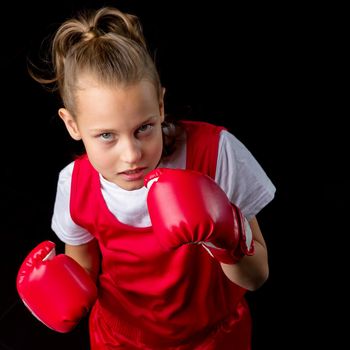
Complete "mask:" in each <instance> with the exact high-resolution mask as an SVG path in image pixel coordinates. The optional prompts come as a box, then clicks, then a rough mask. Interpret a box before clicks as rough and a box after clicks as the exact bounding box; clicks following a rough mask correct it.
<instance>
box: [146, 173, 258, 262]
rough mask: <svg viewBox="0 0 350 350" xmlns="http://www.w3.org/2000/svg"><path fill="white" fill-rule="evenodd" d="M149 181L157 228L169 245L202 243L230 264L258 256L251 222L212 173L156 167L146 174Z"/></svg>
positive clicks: (149, 200)
mask: <svg viewBox="0 0 350 350" xmlns="http://www.w3.org/2000/svg"><path fill="white" fill-rule="evenodd" d="M145 185H146V187H147V188H148V189H149V192H148V195H147V205H148V211H149V215H150V218H151V222H152V226H153V230H154V232H155V234H156V236H157V237H158V239H159V241H160V243H161V245H162V246H163V247H164V248H166V249H169V250H171V249H176V248H178V247H180V246H182V245H183V244H188V243H197V244H202V245H203V247H204V248H205V249H206V250H207V251H208V252H209V253H210V254H211V255H212V256H213V257H214V258H216V260H218V261H219V262H222V263H226V264H235V263H237V262H238V261H239V260H240V259H241V258H242V257H243V256H245V255H253V254H254V241H253V240H252V233H251V231H250V227H249V224H248V222H247V220H246V219H245V218H244V216H243V215H242V213H241V211H240V209H239V208H238V207H236V206H235V205H234V204H233V203H230V201H229V199H228V198H227V196H226V194H225V192H224V191H223V190H222V189H221V188H220V187H219V185H217V184H216V183H215V181H214V180H212V179H211V178H210V177H209V176H206V175H204V174H201V173H199V172H196V171H191V170H182V169H166V168H163V169H161V168H157V169H155V170H152V171H151V172H150V173H149V174H147V176H146V177H145Z"/></svg>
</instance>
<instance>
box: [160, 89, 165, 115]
mask: <svg viewBox="0 0 350 350" xmlns="http://www.w3.org/2000/svg"><path fill="white" fill-rule="evenodd" d="M164 95H165V87H162V91H161V97H160V100H159V112H160V116H161V122H163V121H164V116H165V114H164Z"/></svg>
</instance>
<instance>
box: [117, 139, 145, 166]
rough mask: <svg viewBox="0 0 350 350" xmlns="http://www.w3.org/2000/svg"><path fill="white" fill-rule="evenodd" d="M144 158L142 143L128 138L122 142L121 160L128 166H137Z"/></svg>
mask: <svg viewBox="0 0 350 350" xmlns="http://www.w3.org/2000/svg"><path fill="white" fill-rule="evenodd" d="M141 157H142V148H141V144H140V141H139V140H137V139H135V138H127V139H125V140H123V141H122V148H121V160H122V161H123V162H125V163H128V164H137V163H138V161H139V160H140V159H141Z"/></svg>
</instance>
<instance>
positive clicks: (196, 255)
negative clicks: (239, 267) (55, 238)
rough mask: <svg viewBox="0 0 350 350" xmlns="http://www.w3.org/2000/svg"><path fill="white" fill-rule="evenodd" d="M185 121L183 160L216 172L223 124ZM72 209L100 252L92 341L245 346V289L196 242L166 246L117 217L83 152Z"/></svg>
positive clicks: (155, 346) (167, 346) (241, 348)
mask: <svg viewBox="0 0 350 350" xmlns="http://www.w3.org/2000/svg"><path fill="white" fill-rule="evenodd" d="M183 125H184V126H185V129H186V133H187V141H186V142H187V143H186V145H187V146H186V147H187V160H186V162H187V163H186V168H187V169H193V170H197V171H201V172H203V173H205V174H207V175H209V176H211V177H212V178H214V177H215V170H216V161H217V154H218V143H219V134H220V131H221V130H223V128H222V127H216V126H213V125H211V124H207V123H202V122H183ZM70 210H71V216H72V219H73V220H74V222H75V223H77V224H78V225H80V226H82V227H84V228H85V229H87V230H88V231H89V232H90V233H91V234H93V235H94V236H95V237H96V239H97V240H98V242H99V246H100V250H101V254H102V267H101V274H100V276H99V281H98V285H99V298H98V302H97V304H96V305H95V310H94V311H93V313H92V314H91V317H90V337H91V339H92V346H93V344H95V347H92V349H104V347H103V345H102V344H103V342H111V341H114V340H115V342H116V344H119V342H120V341H122V340H120V339H126V340H127V342H128V343H130V344H134V347H132V346H131V345H130V346H129V347H126V349H132V348H139V349H152V350H154V349H220V350H224V349H239V350H247V349H250V345H249V344H250V323H251V322H250V316H249V310H248V307H247V304H246V302H245V299H244V293H245V290H244V289H242V288H241V287H239V286H237V285H235V284H234V283H232V282H231V281H229V280H228V278H227V277H226V276H225V275H224V273H223V271H222V269H221V267H220V265H219V263H218V262H217V261H215V260H214V259H213V258H212V257H211V256H210V255H209V254H208V253H207V252H206V251H205V249H203V247H202V246H201V245H192V244H191V245H184V246H182V247H180V248H179V249H177V250H175V251H173V252H170V253H169V252H164V251H163V250H162V248H161V246H160V245H159V243H158V241H157V239H156V237H155V236H154V234H153V231H152V227H145V228H137V227H132V226H130V225H126V224H123V223H121V222H119V221H118V219H117V218H116V217H115V216H114V215H113V214H112V213H111V212H110V211H109V210H108V208H107V206H106V203H105V201H104V199H103V196H102V193H101V188H100V181H99V174H98V173H97V172H96V170H95V169H94V168H93V167H92V166H91V164H90V162H89V161H88V158H87V157H86V156H83V157H81V158H79V159H77V160H76V161H75V164H74V170H73V175H72V186H71V200H70ZM96 308H98V310H96ZM102 319H103V322H102V321H101V320H102ZM96 322H97V323H99V324H95V323H96ZM91 333H93V334H91ZM106 337H108V340H107V339H106ZM222 337H224V338H225V339H224V340H222V342H223V343H222V344H221V345H217V344H219V343H220V339H221V338H222ZM102 338H103V339H104V340H103V341H101V339H102ZM240 338H242V339H240ZM99 339H100V340H99ZM117 339H119V340H117ZM215 339H217V340H215ZM227 342H231V344H230V343H228V344H227ZM97 344H101V345H97ZM197 344H202V345H197ZM203 344H204V345H203ZM205 344H206V345H205ZM208 344H209V345H208ZM210 344H211V345H210ZM223 344H225V345H223ZM227 346H229V347H227ZM108 349H109V348H108Z"/></svg>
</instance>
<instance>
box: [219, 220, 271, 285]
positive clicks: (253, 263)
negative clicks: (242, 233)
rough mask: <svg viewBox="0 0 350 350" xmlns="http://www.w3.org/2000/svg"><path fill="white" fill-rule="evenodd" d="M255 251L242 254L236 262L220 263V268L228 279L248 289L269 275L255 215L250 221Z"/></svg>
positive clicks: (264, 246)
mask: <svg viewBox="0 0 350 350" xmlns="http://www.w3.org/2000/svg"><path fill="white" fill-rule="evenodd" d="M249 224H250V228H251V230H252V234H253V240H254V248H255V253H254V255H251V256H248V255H246V256H244V257H243V258H242V259H241V260H240V261H238V262H237V263H236V264H224V263H221V267H222V270H223V271H224V273H225V275H226V276H227V277H228V278H229V279H230V281H232V282H234V283H236V284H238V285H239V286H241V287H243V288H246V289H248V290H250V291H253V290H256V289H258V288H259V287H260V286H262V285H263V284H264V282H265V281H266V280H267V278H268V275H269V266H268V259H267V248H266V243H265V240H264V237H263V235H262V233H261V230H260V227H259V224H258V221H257V219H256V217H253V218H252V219H251V220H250V221H249Z"/></svg>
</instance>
